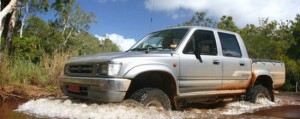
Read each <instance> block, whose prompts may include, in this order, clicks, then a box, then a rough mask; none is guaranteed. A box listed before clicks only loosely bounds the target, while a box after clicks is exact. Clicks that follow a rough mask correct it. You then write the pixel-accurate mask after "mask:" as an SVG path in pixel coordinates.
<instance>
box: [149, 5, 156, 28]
mask: <svg viewBox="0 0 300 119" xmlns="http://www.w3.org/2000/svg"><path fill="white" fill-rule="evenodd" d="M154 5H155V0H153V2H152V7H151V10H150V32H151V31H152V22H153V18H152V12H153V9H154Z"/></svg>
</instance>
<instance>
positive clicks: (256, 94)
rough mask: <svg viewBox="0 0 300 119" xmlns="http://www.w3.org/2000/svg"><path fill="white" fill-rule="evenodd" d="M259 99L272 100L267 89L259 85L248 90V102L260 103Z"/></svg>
mask: <svg viewBox="0 0 300 119" xmlns="http://www.w3.org/2000/svg"><path fill="white" fill-rule="evenodd" d="M258 98H267V99H268V100H271V98H270V93H269V91H268V89H267V88H266V87H264V86H262V85H257V86H255V87H251V88H249V89H248V90H247V93H246V101H249V102H252V103H258V102H257V101H258V100H257V99H258Z"/></svg>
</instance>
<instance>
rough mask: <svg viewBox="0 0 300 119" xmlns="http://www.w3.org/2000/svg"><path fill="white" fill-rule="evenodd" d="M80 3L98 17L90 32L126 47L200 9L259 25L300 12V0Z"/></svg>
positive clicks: (84, 0)
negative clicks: (260, 22) (268, 20)
mask: <svg viewBox="0 0 300 119" xmlns="http://www.w3.org/2000/svg"><path fill="white" fill-rule="evenodd" d="M78 4H79V5H81V7H82V8H83V9H84V10H85V11H86V12H94V13H95V15H96V17H97V19H98V23H97V24H92V25H91V28H90V30H89V32H90V33H91V34H94V35H95V36H96V37H99V39H102V38H103V36H104V35H107V36H108V37H110V39H111V40H112V41H113V42H115V43H117V44H118V45H119V46H120V47H122V48H121V49H123V50H126V49H128V48H129V47H130V46H131V45H133V44H134V43H135V41H138V40H140V39H141V38H142V37H143V36H144V35H146V34H148V33H149V32H150V31H156V30H160V29H164V28H167V27H170V26H176V25H178V24H180V23H183V22H184V21H186V20H188V19H190V18H191V17H192V16H193V15H194V13H195V12H197V11H200V12H202V11H203V12H206V13H207V15H208V17H211V18H216V19H219V18H220V17H221V16H223V15H227V16H233V19H234V21H235V23H236V24H237V25H238V26H239V27H243V26H245V25H246V24H248V23H251V24H256V25H257V24H258V19H259V18H269V19H270V20H278V21H280V20H282V21H283V20H292V19H294V18H295V16H296V14H297V13H300V0H214V1H213V2H212V1H210V0H78ZM151 17H152V19H153V22H152V25H151V30H150V18H151ZM129 45H130V46H129Z"/></svg>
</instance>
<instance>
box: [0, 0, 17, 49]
mask: <svg viewBox="0 0 300 119" xmlns="http://www.w3.org/2000/svg"><path fill="white" fill-rule="evenodd" d="M5 1H6V0H4V2H5ZM4 2H3V1H2V0H1V12H0V22H1V23H0V37H2V32H3V30H4V26H5V24H4V23H5V20H4V18H5V17H6V15H7V14H8V13H10V12H12V11H13V7H14V6H16V4H17V0H10V2H9V4H8V5H6V6H4V4H5V3H4ZM0 48H1V38H0Z"/></svg>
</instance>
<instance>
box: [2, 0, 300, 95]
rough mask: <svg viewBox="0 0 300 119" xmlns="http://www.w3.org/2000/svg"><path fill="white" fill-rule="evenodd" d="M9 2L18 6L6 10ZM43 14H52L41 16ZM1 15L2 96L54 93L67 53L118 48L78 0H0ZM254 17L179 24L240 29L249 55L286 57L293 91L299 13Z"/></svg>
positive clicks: (299, 53) (200, 17)
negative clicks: (285, 17) (242, 22)
mask: <svg viewBox="0 0 300 119" xmlns="http://www.w3.org/2000/svg"><path fill="white" fill-rule="evenodd" d="M9 4H13V5H15V6H22V7H14V8H11V9H9V10H8V11H9V12H7V11H4V10H3V9H4V8H6V7H9ZM2 10H3V11H2ZM45 14H47V15H48V16H51V15H53V16H51V17H50V19H42V18H41V17H40V16H41V15H45ZM2 15H3V16H5V17H2ZM0 16H1V17H0V20H1V21H2V23H0V39H1V41H0V100H1V99H2V100H3V99H6V98H7V97H9V96H15V97H20V96H21V97H20V98H22V97H23V98H24V96H27V97H29V98H30V97H31V98H32V96H34V95H37V94H40V93H35V92H36V91H41V92H49V93H48V94H45V95H43V96H47V95H52V94H54V95H58V94H59V92H60V91H59V90H60V89H59V77H60V76H61V74H62V73H63V68H64V63H65V62H66V60H67V59H69V58H70V57H73V56H78V55H88V54H96V53H105V52H117V51H119V48H118V46H117V45H116V44H114V43H112V41H111V40H110V39H109V38H106V39H103V40H101V41H100V40H99V39H98V38H96V37H95V36H94V35H92V34H90V33H89V32H88V29H89V28H90V26H91V25H93V24H95V23H97V19H96V17H95V15H94V14H93V13H92V12H91V13H87V12H85V11H83V10H82V9H81V7H80V6H79V5H78V4H77V3H76V0H55V1H49V0H22V1H21V0H1V12H0ZM258 20H259V23H260V24H259V25H253V24H248V25H246V26H245V27H243V28H239V27H237V25H236V24H235V22H234V19H233V18H232V17H230V16H223V17H221V18H220V19H219V20H217V21H216V20H213V19H212V18H209V17H207V16H206V14H205V13H204V12H198V13H196V14H195V15H194V16H193V17H192V18H191V19H190V20H188V21H186V22H184V23H182V24H180V25H179V26H182V25H189V26H207V27H214V28H220V29H224V30H229V31H234V32H238V33H240V34H241V36H242V37H243V39H244V42H245V44H246V45H247V48H248V51H249V55H250V57H252V58H264V59H275V60H281V61H284V62H285V64H286V71H287V74H286V78H287V80H286V83H285V85H284V87H283V88H282V90H289V91H291V90H292V91H294V90H295V88H296V87H295V84H296V82H300V68H299V67H300V15H296V17H295V19H293V20H289V21H270V20H269V19H267V18H266V19H258ZM103 29H104V28H103ZM25 98H26V97H25Z"/></svg>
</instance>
